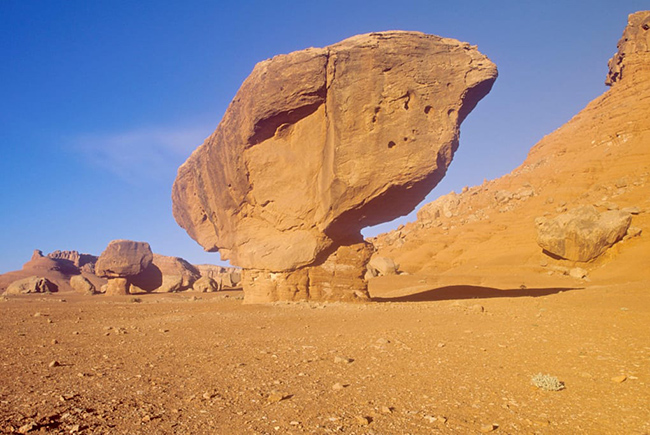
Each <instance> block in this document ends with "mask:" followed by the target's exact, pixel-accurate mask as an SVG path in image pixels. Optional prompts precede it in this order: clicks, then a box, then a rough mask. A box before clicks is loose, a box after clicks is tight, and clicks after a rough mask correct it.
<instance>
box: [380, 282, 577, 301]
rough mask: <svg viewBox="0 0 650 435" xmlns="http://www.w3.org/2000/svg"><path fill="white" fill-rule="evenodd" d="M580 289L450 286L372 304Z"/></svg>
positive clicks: (386, 298) (519, 294)
mask: <svg viewBox="0 0 650 435" xmlns="http://www.w3.org/2000/svg"><path fill="white" fill-rule="evenodd" d="M581 289H582V287H580V288H576V287H556V288H518V289H498V288H494V287H480V286H474V285H452V286H446V287H439V288H435V289H431V290H425V291H423V292H419V293H414V294H411V295H405V296H397V297H374V298H372V300H373V301H374V302H429V301H445V300H453V299H487V298H518V297H525V296H528V297H539V296H548V295H552V294H556V293H560V292H565V291H570V290H581Z"/></svg>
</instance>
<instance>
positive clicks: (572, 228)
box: [535, 206, 632, 261]
mask: <svg viewBox="0 0 650 435" xmlns="http://www.w3.org/2000/svg"><path fill="white" fill-rule="evenodd" d="M631 221H632V216H631V215H630V214H629V213H625V212H623V211H618V210H611V211H606V212H604V213H599V212H598V211H597V210H596V208H594V207H593V206H584V207H578V208H575V209H573V210H570V211H568V212H566V213H562V214H560V215H558V216H557V217H555V218H553V219H547V218H537V219H536V220H535V223H536V224H537V243H538V245H539V246H540V247H542V249H544V250H545V251H547V252H549V253H551V254H553V255H556V256H558V257H561V258H565V259H567V260H574V261H589V260H592V259H594V258H596V257H598V256H599V255H600V254H602V253H603V252H605V251H606V250H607V248H609V247H610V246H612V245H613V244H614V243H616V242H617V241H619V240H620V239H622V238H623V236H624V235H625V233H626V232H627V229H628V227H629V226H630V222H631Z"/></svg>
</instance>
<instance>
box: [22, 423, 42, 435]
mask: <svg viewBox="0 0 650 435" xmlns="http://www.w3.org/2000/svg"><path fill="white" fill-rule="evenodd" d="M37 427H38V425H37V424H36V423H35V422H33V421H30V422H29V423H27V424H24V425H22V426H20V427H19V428H18V433H27V432H30V431H31V430H32V429H36V428H37Z"/></svg>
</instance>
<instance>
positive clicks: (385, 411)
mask: <svg viewBox="0 0 650 435" xmlns="http://www.w3.org/2000/svg"><path fill="white" fill-rule="evenodd" d="M381 413H382V414H392V413H393V408H390V407H388V406H382V407H381Z"/></svg>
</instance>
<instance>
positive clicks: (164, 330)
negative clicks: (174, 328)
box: [158, 328, 169, 334]
mask: <svg viewBox="0 0 650 435" xmlns="http://www.w3.org/2000/svg"><path fill="white" fill-rule="evenodd" d="M158 332H162V333H163V334H164V333H165V332H169V329H162V328H161V329H159V330H158Z"/></svg>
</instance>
